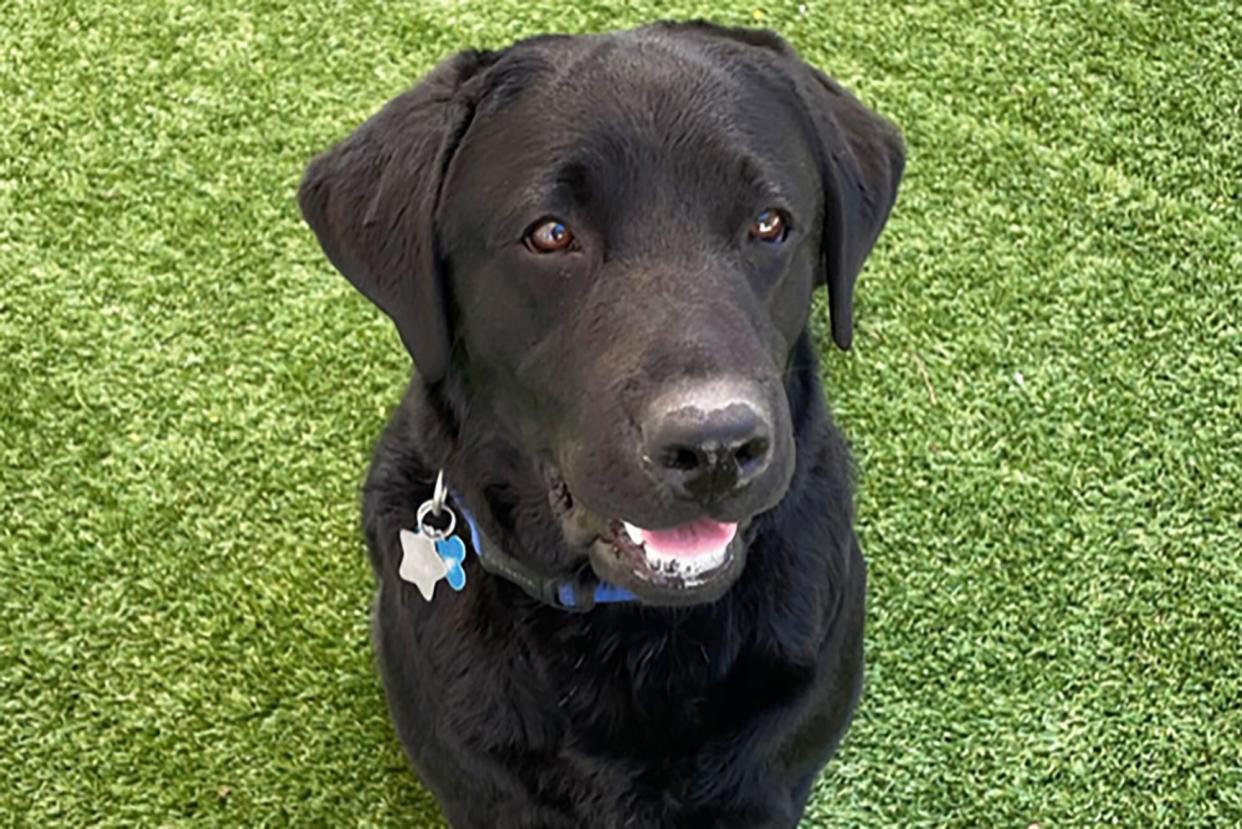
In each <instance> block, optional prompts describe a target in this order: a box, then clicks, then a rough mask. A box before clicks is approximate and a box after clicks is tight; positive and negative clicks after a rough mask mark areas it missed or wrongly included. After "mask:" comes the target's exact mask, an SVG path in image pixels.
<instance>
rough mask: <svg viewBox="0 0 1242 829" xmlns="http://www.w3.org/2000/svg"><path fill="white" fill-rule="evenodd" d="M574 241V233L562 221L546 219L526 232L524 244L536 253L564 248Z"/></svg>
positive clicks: (552, 251) (553, 251)
mask: <svg viewBox="0 0 1242 829" xmlns="http://www.w3.org/2000/svg"><path fill="white" fill-rule="evenodd" d="M573 242H574V235H573V234H572V233H570V232H569V228H567V227H566V226H565V224H564V223H563V222H560V221H557V220H556V219H548V220H547V221H546V222H541V223H540V224H538V225H536V226H535V228H534V230H532V231H530V232H529V233H527V234H526V245H527V247H529V248H530V249H531V250H533V251H536V252H537V253H555V252H556V251H558V250H565V249H566V248H568V247H569V246H570V245H572V244H573Z"/></svg>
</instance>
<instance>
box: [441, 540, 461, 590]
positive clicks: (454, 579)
mask: <svg viewBox="0 0 1242 829" xmlns="http://www.w3.org/2000/svg"><path fill="white" fill-rule="evenodd" d="M436 552H437V553H439V554H440V558H442V559H444V563H445V564H446V565H448V573H447V574H446V578H447V580H448V583H449V587H451V588H453V589H454V590H457V591H460V590H461V589H462V588H463V587H465V586H466V571H465V569H464V568H463V567H462V563H463V562H465V560H466V545H465V544H464V543H463V542H462V540H461V539H460V538H458V537H457V536H455V535H450V536H449V537H448V538H441V539H440V540H439V541H437V542H436Z"/></svg>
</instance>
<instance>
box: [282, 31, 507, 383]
mask: <svg viewBox="0 0 1242 829" xmlns="http://www.w3.org/2000/svg"><path fill="white" fill-rule="evenodd" d="M490 60H491V55H490V53H480V52H462V53H461V54H459V55H457V56H455V57H453V58H450V59H449V60H447V61H445V62H443V63H441V64H440V65H439V66H438V67H436V68H435V69H434V70H433V71H432V72H431V73H430V74H429V75H427V76H426V77H425V78H424V79H423V80H422V81H421V82H420V83H419V84H418V85H417V86H415V87H414V88H413V89H411V90H409V91H408V92H406V93H404V94H402V95H400V96H399V97H397V98H395V99H393V100H392V101H390V102H389V103H388V104H387V105H386V106H385V107H384V108H383V109H381V110H380V111H379V112H378V113H376V114H375V115H373V116H372V117H371V118H370V119H368V120H367V121H366V122H365V123H364V124H363V125H362V126H360V127H358V129H357V130H355V131H354V133H353V134H352V135H350V136H349V137H348V138H346V139H345V140H344V141H342V142H341V143H339V144H337V145H336V146H335V147H333V148H332V149H330V150H328V151H327V152H326V153H324V154H323V155H321V156H319V157H318V158H316V159H315V160H314V161H312V162H311V164H310V167H309V168H308V169H307V170H306V175H305V176H304V177H303V178H302V185H301V187H300V188H299V190H298V203H299V205H300V206H301V208H302V216H303V217H304V218H305V219H306V223H307V224H309V225H310V227H311V230H313V231H314V232H315V235H316V236H317V237H319V244H320V245H321V246H322V247H323V251H324V253H325V254H327V256H328V259H329V260H330V261H331V262H332V264H333V265H334V266H335V267H336V269H337V270H338V271H340V272H341V273H342V274H344V276H345V277H346V278H347V279H348V280H349V281H350V282H352V283H353V284H354V287H356V288H357V289H358V290H359V291H361V292H362V293H363V294H364V295H366V297H367V298H368V299H370V300H371V301H372V302H374V303H375V304H376V305H378V306H379V307H380V309H381V310H383V312H384V313H385V314H387V315H388V316H389V317H391V318H392V321H393V322H394V323H396V325H397V332H398V333H399V334H400V335H401V341H402V342H403V343H405V347H406V349H407V350H409V352H410V355H411V356H412V357H413V358H414V364H415V366H416V368H417V369H418V373H419V375H420V377H422V379H423V380H424V381H425V382H428V383H434V382H436V381H437V380H439V379H441V378H442V377H443V376H444V373H445V371H446V370H447V369H448V364H449V353H450V350H451V336H450V332H449V319H448V309H447V308H446V307H445V297H444V286H443V284H442V279H441V274H440V273H439V270H440V268H439V264H440V263H439V257H438V254H437V250H436V239H435V212H436V204H437V202H438V200H439V194H440V182H441V181H442V179H443V177H444V171H445V169H446V168H447V166H448V163H449V160H450V159H451V158H452V154H453V151H454V149H455V148H456V146H457V144H458V142H459V141H460V139H461V136H462V134H463V133H464V132H465V129H466V127H467V126H468V125H469V122H470V117H471V115H472V109H473V107H472V105H471V103H470V102H469V101H468V100H467V96H465V95H464V94H462V93H461V86H462V84H463V83H464V82H465V81H466V80H467V79H469V78H470V77H471V76H472V75H474V74H475V73H476V72H478V71H479V69H480V68H482V67H483V66H485V65H487V64H488V63H489V62H490Z"/></svg>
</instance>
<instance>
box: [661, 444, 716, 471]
mask: <svg viewBox="0 0 1242 829" xmlns="http://www.w3.org/2000/svg"><path fill="white" fill-rule="evenodd" d="M705 462H706V459H705V458H704V457H703V456H702V454H701V453H699V452H697V451H695V450H694V449H692V448H690V447H688V446H670V447H669V448H668V450H666V451H665V452H664V454H663V456H662V457H661V458H660V465H661V466H663V467H664V468H665V469H676V470H677V471H678V472H692V471H693V470H695V469H698V468H699V467H700V466H702V465H703V464H704V463H705Z"/></svg>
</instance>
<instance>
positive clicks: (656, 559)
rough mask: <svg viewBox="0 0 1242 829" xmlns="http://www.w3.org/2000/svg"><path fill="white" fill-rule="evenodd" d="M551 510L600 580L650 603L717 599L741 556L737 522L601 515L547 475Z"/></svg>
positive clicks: (731, 580)
mask: <svg viewBox="0 0 1242 829" xmlns="http://www.w3.org/2000/svg"><path fill="white" fill-rule="evenodd" d="M549 482H550V484H551V490H550V494H551V502H552V506H553V512H554V514H555V515H556V517H557V518H558V520H559V521H560V523H561V528H562V530H563V532H564V534H565V539H566V541H567V542H568V543H569V544H570V546H571V547H575V548H578V549H585V550H586V552H587V561H588V562H589V564H590V567H591V570H592V571H594V573H595V576H596V577H597V578H599V579H600V580H601V581H605V582H608V583H610V584H614V585H617V586H619V587H624V588H626V589H628V590H629V591H631V592H632V593H634V594H635V595H636V596H637V597H638V598H639V599H640V600H641V601H643V602H644V603H647V604H653V605H687V604H699V603H703V602H711V601H715V600H716V599H718V598H720V597H721V596H722V595H724V593H725V592H726V591H727V590H728V589H729V587H731V586H732V584H733V583H734V581H736V579H737V577H738V575H739V574H740V573H741V569H742V564H743V560H744V558H745V543H744V541H743V535H744V532H743V531H744V530H745V526H744V524H742V523H739V522H731V521H719V520H716V519H715V518H711V517H707V516H703V517H700V518H696V519H694V520H691V521H688V522H685V523H682V524H679V525H676V526H673V527H667V528H663V529H645V528H643V527H640V526H638V525H637V524H633V523H631V522H629V521H626V520H625V519H623V518H611V519H607V518H604V519H601V518H600V517H598V516H596V515H595V514H594V513H593V512H592V511H590V510H589V509H587V508H586V507H585V506H584V505H583V504H582V503H580V502H578V501H576V500H575V498H574V496H573V494H572V493H571V492H570V490H569V487H568V485H567V484H566V483H565V481H564V479H562V478H560V477H559V475H556V474H555V473H550V474H549Z"/></svg>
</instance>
